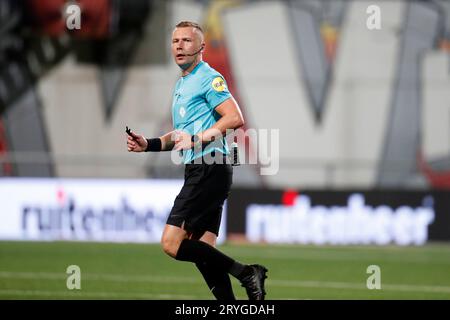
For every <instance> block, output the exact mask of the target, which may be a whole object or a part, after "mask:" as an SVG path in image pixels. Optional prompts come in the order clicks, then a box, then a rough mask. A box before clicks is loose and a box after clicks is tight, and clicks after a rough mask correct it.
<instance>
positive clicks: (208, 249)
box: [175, 239, 248, 280]
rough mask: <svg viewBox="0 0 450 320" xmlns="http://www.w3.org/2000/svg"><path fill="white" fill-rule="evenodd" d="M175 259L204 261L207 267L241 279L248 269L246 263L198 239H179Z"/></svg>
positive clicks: (195, 261)
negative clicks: (179, 242)
mask: <svg viewBox="0 0 450 320" xmlns="http://www.w3.org/2000/svg"><path fill="white" fill-rule="evenodd" d="M175 259H177V260H180V261H190V262H194V263H206V264H208V266H209V267H211V268H214V269H216V270H218V271H222V272H226V273H229V274H231V275H232V276H234V277H236V278H238V279H239V280H240V279H242V277H243V274H245V271H246V270H247V269H248V268H246V267H247V266H246V265H243V264H241V263H239V262H237V261H235V260H233V259H232V258H230V257H229V256H227V255H225V254H223V253H222V252H220V251H219V250H217V249H216V248H214V247H213V246H210V245H209V244H207V243H206V242H203V241H199V240H191V239H184V240H183V241H181V244H180V247H179V248H178V252H177V256H176V257H175Z"/></svg>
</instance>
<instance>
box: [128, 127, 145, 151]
mask: <svg viewBox="0 0 450 320" xmlns="http://www.w3.org/2000/svg"><path fill="white" fill-rule="evenodd" d="M127 148H128V152H143V151H145V149H147V139H145V137H144V136H142V135H138V134H136V133H134V132H132V131H130V134H127Z"/></svg>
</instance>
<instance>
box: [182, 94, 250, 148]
mask: <svg viewBox="0 0 450 320" xmlns="http://www.w3.org/2000/svg"><path fill="white" fill-rule="evenodd" d="M215 110H216V112H217V113H219V114H220V115H221V118H220V119H219V120H218V121H217V122H216V123H215V124H214V125H213V126H212V127H211V128H208V129H206V130H205V131H203V132H199V133H197V136H198V137H199V139H198V140H197V141H196V143H202V144H203V143H208V142H210V141H212V140H214V139H217V138H221V137H225V135H226V133H227V130H230V129H231V130H233V129H237V128H240V127H242V126H243V125H244V117H243V116H242V112H241V109H240V108H239V105H238V104H237V102H236V100H234V98H233V97H230V98H228V99H226V100H225V101H223V102H222V103H220V104H219V105H218V106H217V107H216V108H215ZM193 144H194V143H193V142H192V141H191V136H190V135H189V134H188V133H186V132H180V133H179V136H178V138H177V139H176V140H175V147H174V150H183V149H191V148H192V147H193Z"/></svg>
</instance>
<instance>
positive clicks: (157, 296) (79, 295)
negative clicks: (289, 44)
mask: <svg viewBox="0 0 450 320" xmlns="http://www.w3.org/2000/svg"><path fill="white" fill-rule="evenodd" d="M0 295H13V296H38V297H42V296H48V297H67V298H81V299H82V298H86V297H92V298H105V299H113V298H118V299H123V298H124V296H129V298H130V299H133V298H134V299H149V300H151V299H174V300H178V299H179V300H191V299H196V298H197V297H196V296H191V295H176V294H151V293H138V292H102V291H100V292H90V291H89V292H86V291H81V290H80V291H76V292H66V291H45V290H18V289H0Z"/></svg>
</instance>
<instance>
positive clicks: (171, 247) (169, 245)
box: [161, 236, 180, 258]
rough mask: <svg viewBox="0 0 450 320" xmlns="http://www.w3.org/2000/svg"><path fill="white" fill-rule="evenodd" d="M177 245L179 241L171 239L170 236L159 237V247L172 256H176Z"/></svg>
mask: <svg viewBox="0 0 450 320" xmlns="http://www.w3.org/2000/svg"><path fill="white" fill-rule="evenodd" d="M179 246H180V243H179V242H178V241H175V240H173V239H171V238H170V237H164V236H163V237H162V238H161V247H162V249H163V251H164V252H165V253H166V254H167V255H169V256H171V257H172V258H176V256H177V252H178V248H179Z"/></svg>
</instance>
